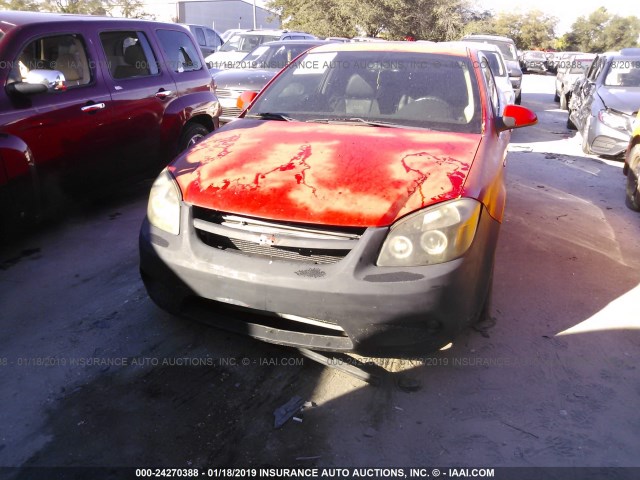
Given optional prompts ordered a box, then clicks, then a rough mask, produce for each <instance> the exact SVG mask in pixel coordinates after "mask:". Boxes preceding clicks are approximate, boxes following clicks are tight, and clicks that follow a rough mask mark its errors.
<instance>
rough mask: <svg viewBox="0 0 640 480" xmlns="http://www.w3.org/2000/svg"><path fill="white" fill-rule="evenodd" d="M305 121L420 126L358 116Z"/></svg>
mask: <svg viewBox="0 0 640 480" xmlns="http://www.w3.org/2000/svg"><path fill="white" fill-rule="evenodd" d="M307 122H311V123H314V122H315V123H337V124H340V123H361V124H363V125H369V126H371V127H383V128H408V129H415V128H420V127H413V126H410V125H401V124H398V123H392V122H384V121H379V120H377V121H373V120H365V119H364V118H360V117H351V118H315V119H313V120H307ZM423 130H428V129H423Z"/></svg>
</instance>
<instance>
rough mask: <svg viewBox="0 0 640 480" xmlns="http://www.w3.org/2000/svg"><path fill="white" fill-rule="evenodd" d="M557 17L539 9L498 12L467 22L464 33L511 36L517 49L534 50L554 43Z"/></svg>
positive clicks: (545, 47) (551, 45)
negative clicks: (519, 11) (521, 11)
mask: <svg viewBox="0 0 640 480" xmlns="http://www.w3.org/2000/svg"><path fill="white" fill-rule="evenodd" d="M557 24H558V19H557V18H556V17H553V16H551V15H547V14H545V13H543V12H540V11H539V10H532V11H529V12H527V13H500V14H498V15H496V16H494V17H487V16H485V17H484V18H481V19H479V20H477V21H474V22H471V23H469V24H468V25H467V26H466V27H465V33H486V34H492V35H502V36H505V37H509V38H512V39H513V40H514V41H515V42H516V45H517V47H518V48H519V49H521V50H535V49H547V48H552V47H553V46H554V45H555V40H556V35H555V29H556V26H557Z"/></svg>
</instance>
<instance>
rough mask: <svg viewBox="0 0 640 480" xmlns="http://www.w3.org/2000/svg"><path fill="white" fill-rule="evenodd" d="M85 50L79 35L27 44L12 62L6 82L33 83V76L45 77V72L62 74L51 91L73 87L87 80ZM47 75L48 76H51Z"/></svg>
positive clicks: (89, 71)
mask: <svg viewBox="0 0 640 480" xmlns="http://www.w3.org/2000/svg"><path fill="white" fill-rule="evenodd" d="M87 58H88V57H87V50H86V48H85V44H84V41H83V40H82V37H81V36H80V35H73V34H68V35H55V36H49V37H42V38H38V39H37V40H33V41H32V42H30V43H29V44H27V45H26V46H25V47H24V48H23V49H22V51H21V52H20V55H19V56H18V58H16V59H14V61H13V63H12V70H11V73H10V74H9V83H11V82H25V81H29V82H30V83H34V81H37V79H36V77H38V78H40V77H42V78H45V77H46V78H49V77H50V76H49V75H47V71H51V72H52V71H57V72H60V73H62V76H61V77H59V82H60V85H58V86H56V87H55V90H64V89H66V88H75V87H78V86H81V85H86V84H88V83H89V82H90V81H91V69H90V68H89V67H90V63H89V61H88V59H87ZM51 72H50V73H51Z"/></svg>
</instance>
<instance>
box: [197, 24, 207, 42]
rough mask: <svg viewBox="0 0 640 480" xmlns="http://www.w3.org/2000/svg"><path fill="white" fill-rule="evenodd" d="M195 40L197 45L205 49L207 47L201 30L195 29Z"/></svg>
mask: <svg viewBox="0 0 640 480" xmlns="http://www.w3.org/2000/svg"><path fill="white" fill-rule="evenodd" d="M195 33H196V40H197V41H198V45H202V46H203V47H205V46H206V45H207V40H206V39H205V37H204V31H203V29H202V28H197V27H196V28H195Z"/></svg>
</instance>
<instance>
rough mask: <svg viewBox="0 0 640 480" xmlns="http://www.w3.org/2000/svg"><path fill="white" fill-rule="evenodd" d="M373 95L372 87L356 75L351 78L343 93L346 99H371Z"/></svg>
mask: <svg viewBox="0 0 640 480" xmlns="http://www.w3.org/2000/svg"><path fill="white" fill-rule="evenodd" d="M373 94H374V90H373V87H372V86H371V85H369V84H368V83H367V82H366V80H365V79H364V78H362V77H361V76H360V75H359V74H357V73H355V74H353V75H352V76H351V78H350V79H349V82H348V83H347V88H346V91H345V95H346V96H347V97H355V98H372V97H373Z"/></svg>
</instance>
